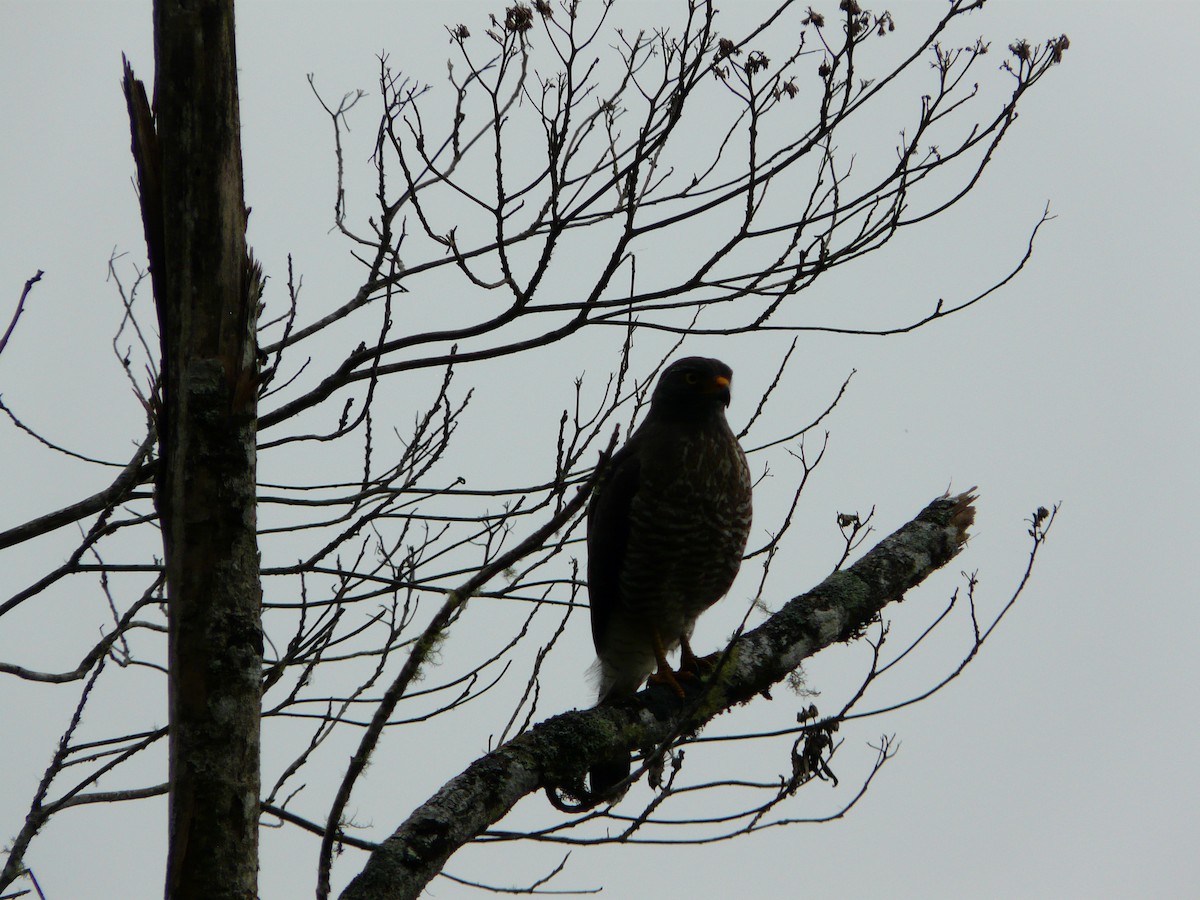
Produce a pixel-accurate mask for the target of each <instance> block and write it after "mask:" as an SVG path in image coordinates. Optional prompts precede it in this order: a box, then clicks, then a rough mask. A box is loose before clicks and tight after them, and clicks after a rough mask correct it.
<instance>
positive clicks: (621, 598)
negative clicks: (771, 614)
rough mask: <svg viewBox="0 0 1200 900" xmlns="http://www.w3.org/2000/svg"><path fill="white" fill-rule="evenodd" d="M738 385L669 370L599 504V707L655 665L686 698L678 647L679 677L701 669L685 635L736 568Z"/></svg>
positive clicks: (740, 516)
mask: <svg viewBox="0 0 1200 900" xmlns="http://www.w3.org/2000/svg"><path fill="white" fill-rule="evenodd" d="M732 377H733V371H732V370H731V369H730V368H729V366H727V365H725V363H723V362H721V361H720V360H716V359H702V358H700V357H688V358H687V359H681V360H677V361H676V362H674V363H672V364H671V365H670V366H668V367H667V369H666V371H664V372H663V374H662V377H661V378H660V379H659V381H658V384H657V385H656V386H655V388H654V394H653V395H652V396H651V400H650V412H649V414H648V415H647V416H646V418H645V420H644V421H643V422H642V424H641V425H640V426H639V427H638V429H637V430H636V431H635V432H634V433H633V435H632V436H631V437H630V438H629V440H628V441H627V442H626V443H625V446H623V447H622V448H621V449H620V450H618V451H617V452H616V453H615V454H614V455H613V457H612V460H611V461H610V462H609V464H608V467H607V469H606V471H605V472H604V473H603V474H602V476H601V481H600V483H599V485H597V487H596V492H595V494H594V495H593V496H592V501H591V505H590V507H589V509H588V529H587V542H588V568H587V574H588V593H589V595H590V600H591V610H592V638H593V640H594V641H595V644H596V656H597V657H598V659H597V662H596V666H595V669H596V670H597V671H598V681H599V702H601V703H604V702H606V701H609V700H613V699H617V698H620V697H622V696H627V695H630V694H633V693H634V692H635V691H637V689H638V688H639V687H641V684H642V682H643V681H645V679H646V676H648V675H650V674H651V672H654V671H655V670H656V668H657V674H656V675H655V679H656V680H660V681H663V682H665V683H667V684H668V685H670V686H671V687H672V688H674V689H675V690H676V692H678V693H682V691H681V689H680V687H679V683H678V681H677V680H676V678H675V673H674V672H673V671H672V670H671V667H670V665H669V664H668V662H667V658H666V656H667V654H668V653H669V652H671V651H672V650H674V649H675V648H676V647H681V656H680V671H681V672H689V671H691V672H694V671H695V670H696V657H695V656H694V655H693V654H692V650H691V647H690V646H689V645H688V637H689V636H690V635H691V633H692V628H693V626H694V625H695V624H696V619H697V617H698V616H699V615H700V613H702V612H704V610H706V609H708V608H709V607H710V606H712V605H713V604H714V603H716V602H717V601H718V600H719V599H721V597H723V596H724V595H725V592H726V591H728V590H729V587H730V585H732V584H733V579H734V576H735V575H737V571H738V568H739V567H740V566H741V563H742V552H743V551H744V550H745V548H746V538H747V536H748V535H749V533H750V493H751V491H750V469H749V467H748V466H747V465H746V456H745V454H744V453H743V452H742V448H741V447H740V446H739V445H738V442H737V438H736V437H735V436H734V434H733V431H732V430H730V428H729V423H728V422H727V421H726V420H725V407H727V406H728V405H729V384H730V380H731V379H732ZM610 769H611V767H610ZM624 769H625V772H626V773H627V772H628V760H625V765H624ZM609 774H610V775H611V776H612V778H611V780H612V782H613V783H615V782H616V781H619V780H620V779H621V778H623V777H624V775H620V774H618V773H617V772H614V771H610V773H609ZM598 780H604V781H608V780H609V779H608V778H604V777H602V774H601V773H599V772H598V771H593V773H592V782H593V785H592V789H593V792H601V791H602V790H603V788H604V787H605V786H604V785H597V784H596V782H597V781H598ZM608 786H609V787H611V784H610V785H608Z"/></svg>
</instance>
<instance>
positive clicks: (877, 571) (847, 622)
mask: <svg viewBox="0 0 1200 900" xmlns="http://www.w3.org/2000/svg"><path fill="white" fill-rule="evenodd" d="M974 499H975V495H974V494H973V493H972V492H970V491H968V492H966V493H963V494H959V495H957V496H953V497H950V496H945V497H941V498H939V499H937V500H935V501H933V502H932V503H931V504H929V506H927V507H926V508H925V509H924V510H922V511H921V513H920V514H919V515H917V517H916V518H915V519H913V520H912V521H911V522H909V523H908V524H907V525H904V526H903V527H902V528H900V529H899V530H897V531H896V532H895V533H893V534H892V535H890V536H889V537H887V538H885V539H884V540H882V541H880V542H879V544H878V545H876V546H875V547H874V548H873V549H872V550H871V551H870V552H869V553H867V554H866V555H865V556H864V557H863V558H862V559H861V560H859V561H858V562H857V563H855V564H854V565H852V566H850V567H849V568H847V569H844V570H841V571H838V572H835V573H834V574H832V575H830V576H829V577H828V578H827V579H825V581H824V582H823V583H822V584H820V585H818V586H817V587H816V588H814V589H813V590H811V591H809V592H807V593H805V594H801V595H800V596H798V597H795V598H793V599H792V600H791V601H789V602H788V603H787V604H786V605H785V606H784V607H783V609H781V610H780V611H779V612H778V613H776V614H775V615H773V616H772V617H771V618H770V619H768V620H767V621H766V622H765V623H763V624H762V625H761V626H759V627H758V628H756V629H754V630H753V631H750V632H748V633H746V634H744V635H742V636H740V637H739V638H737V639H736V640H734V641H733V643H732V644H731V645H730V646H729V648H728V649H727V651H726V652H725V653H724V654H722V661H721V664H720V667H719V669H718V670H717V673H716V675H715V677H714V678H713V679H711V681H710V682H709V683H708V684H706V685H704V686H703V687H700V688H697V689H695V690H693V691H689V692H688V696H687V697H686V698H684V699H678V698H676V697H674V695H673V694H671V693H670V691H669V690H667V689H666V688H663V687H654V688H650V689H647V690H645V691H643V692H642V693H641V694H639V695H638V698H637V703H636V704H633V703H630V704H629V705H625V706H612V707H601V708H597V709H590V710H577V711H574V712H569V713H564V714H562V715H559V716H555V717H554V718H552V719H549V720H547V721H545V722H543V723H541V724H540V725H538V726H536V727H534V728H532V729H530V730H529V731H527V732H525V733H524V734H522V735H521V736H519V737H517V738H515V739H514V740H512V741H510V742H508V743H507V744H505V745H503V746H501V747H499V748H498V749H496V750H494V751H493V752H491V753H489V754H487V755H486V756H483V757H481V758H480V759H478V760H476V761H475V762H474V763H472V764H471V766H470V767H468V768H467V769H466V771H464V772H463V773H462V774H460V775H458V776H457V777H455V778H454V779H453V780H451V781H450V782H448V783H447V784H446V785H445V786H443V787H442V789H441V790H439V791H438V792H437V793H436V794H435V795H434V796H433V797H431V798H430V799H429V800H428V801H427V802H426V803H425V804H424V805H423V806H421V807H420V808H419V809H418V810H416V812H414V813H413V814H412V815H411V816H410V817H409V819H408V821H407V822H405V823H404V824H403V825H401V826H400V827H399V828H398V829H397V830H396V831H395V832H394V833H393V834H392V835H391V836H390V837H388V838H387V840H385V841H384V842H383V843H382V844H381V845H380V846H379V847H378V848H377V849H376V850H375V851H374V852H373V853H372V854H371V858H370V859H369V860H368V862H367V865H366V867H365V868H364V869H363V871H362V872H361V873H360V874H359V875H358V877H357V878H355V879H354V881H353V882H351V884H350V885H349V886H348V887H347V888H346V890H345V892H344V893H343V894H342V897H343V898H344V900H382V898H404V897H416V896H418V895H419V894H420V893H421V891H422V890H423V889H424V887H425V885H426V884H427V883H428V882H429V881H430V879H432V878H433V877H434V876H435V875H437V874H438V872H440V871H441V869H442V867H443V866H444V865H445V863H446V861H447V860H448V859H449V858H450V856H451V855H452V854H453V853H454V852H455V851H456V850H458V848H459V847H461V846H463V845H464V844H466V843H467V842H468V841H470V840H472V839H473V838H475V837H476V836H477V835H479V834H480V833H482V832H483V831H484V830H485V829H486V828H487V827H488V826H489V825H491V824H493V823H495V822H497V821H499V820H500V819H501V818H502V817H503V816H504V815H505V814H507V812H508V811H509V810H510V809H512V807H513V806H514V805H515V804H516V803H517V801H518V800H520V799H521V798H522V797H524V796H526V795H527V794H530V793H533V792H534V791H537V790H539V789H543V788H545V789H548V790H556V789H560V788H566V789H567V790H569V791H574V792H577V791H578V790H579V785H581V782H582V773H583V772H585V771H587V769H588V768H589V767H590V766H592V765H593V764H595V763H596V762H597V761H599V760H601V759H603V758H605V757H607V756H610V755H612V753H613V752H615V751H618V750H624V749H632V748H635V747H645V746H651V745H663V744H666V743H668V742H670V741H671V740H673V739H674V738H675V737H677V736H679V735H682V734H687V733H691V732H694V731H696V730H697V729H699V728H701V727H703V726H704V725H705V724H706V723H707V722H708V721H709V720H711V719H712V718H714V717H715V716H717V715H718V714H720V713H721V712H724V711H725V710H727V709H729V708H731V707H733V706H736V705H738V704H740V703H745V702H746V701H748V700H751V699H752V698H753V697H754V696H755V695H757V694H761V693H763V692H764V691H767V690H769V689H770V688H771V687H772V686H773V685H775V684H777V683H778V682H779V681H781V680H783V679H784V678H785V677H787V675H788V673H790V672H792V671H793V670H794V669H795V668H796V667H797V666H799V665H800V663H801V662H802V661H803V660H805V659H807V658H808V657H810V656H812V655H813V654H815V653H816V652H817V651H819V650H822V649H824V648H825V647H828V646H830V645H832V644H835V643H838V642H840V641H848V640H852V639H854V638H856V637H858V636H859V635H860V634H861V633H862V630H863V629H864V627H865V626H867V625H868V624H869V623H870V622H871V621H872V620H873V619H874V618H875V617H876V615H878V613H879V612H880V610H882V609H883V608H884V607H885V606H887V605H888V604H889V603H892V602H893V601H898V600H901V599H903V597H904V594H905V592H906V591H908V590H909V589H911V588H913V587H915V586H916V585H918V584H920V583H921V582H922V581H924V580H925V578H927V577H928V576H929V575H930V574H932V573H933V572H935V571H937V570H938V569H940V568H942V567H943V566H944V565H946V563H948V562H949V561H950V560H952V559H953V558H954V557H955V556H957V555H958V552H959V550H961V549H962V546H963V544H964V543H965V542H966V539H967V531H968V529H969V528H970V526H971V525H972V523H973V522H974V519H975V509H974V506H973V503H974Z"/></svg>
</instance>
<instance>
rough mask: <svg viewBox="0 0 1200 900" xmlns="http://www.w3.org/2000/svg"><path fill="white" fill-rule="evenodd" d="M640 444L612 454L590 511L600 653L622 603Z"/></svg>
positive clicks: (591, 580)
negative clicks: (614, 614)
mask: <svg viewBox="0 0 1200 900" xmlns="http://www.w3.org/2000/svg"><path fill="white" fill-rule="evenodd" d="M639 443H640V442H639V441H638V440H637V435H634V436H633V437H631V438H630V440H629V441H628V442H627V443H626V444H625V446H623V447H622V448H621V449H620V450H618V451H617V452H616V453H615V454H613V457H612V459H611V460H610V461H609V463H608V465H607V470H608V471H607V472H604V473H603V474H602V475H601V476H600V483H599V484H598V485H597V486H596V493H595V495H593V497H592V503H591V506H590V507H589V508H588V527H587V544H588V563H587V577H588V597H589V603H590V606H591V612H592V641H593V643H594V644H595V645H596V652H597V653H600V652H601V648H602V646H603V642H604V639H605V635H606V634H607V631H608V625H609V622H610V621H611V619H612V616H613V612H614V611H615V610H616V609H617V607H618V605H619V603H620V597H619V593H620V579H621V565H622V564H623V562H624V560H625V549H626V547H627V546H628V544H629V510H630V506H631V505H632V504H633V497H634V495H635V494H636V493H637V489H638V482H639V480H640V471H641V462H640V459H639V457H638V452H637V451H638V444H639Z"/></svg>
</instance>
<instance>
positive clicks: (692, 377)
mask: <svg viewBox="0 0 1200 900" xmlns="http://www.w3.org/2000/svg"><path fill="white" fill-rule="evenodd" d="M683 380H684V381H686V382H687V383H688V384H699V383H700V376H699V375H697V374H696V373H695V372H686V373H684V376H683Z"/></svg>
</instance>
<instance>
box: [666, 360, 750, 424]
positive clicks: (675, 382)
mask: <svg viewBox="0 0 1200 900" xmlns="http://www.w3.org/2000/svg"><path fill="white" fill-rule="evenodd" d="M732 380H733V369H731V368H729V366H727V365H725V363H723V362H721V361H720V360H719V359H705V358H704V357H702V356H689V357H686V358H684V359H677V360H675V362H673V363H671V365H669V366H667V368H666V370H665V371H664V372H663V373H662V376H661V377H660V378H659V379H658V384H657V385H655V387H654V394H653V395H652V396H651V397H650V413H651V415H654V416H662V417H665V418H671V419H706V418H708V417H709V416H713V415H718V414H720V413H721V412H722V411H723V410H724V409H725V407H727V406H728V405H729V384H730V382H731V381H732Z"/></svg>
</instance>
